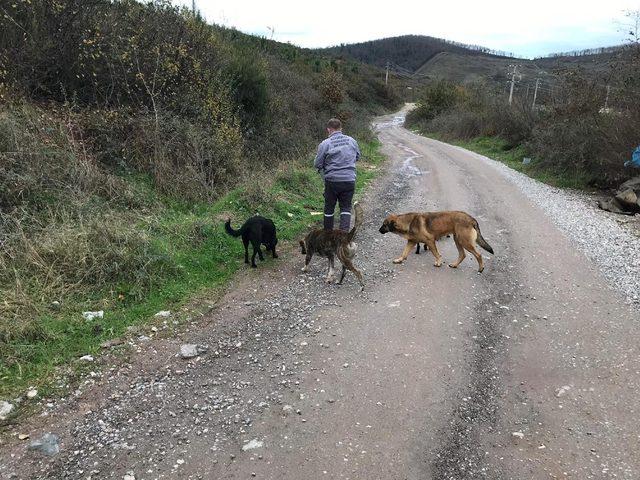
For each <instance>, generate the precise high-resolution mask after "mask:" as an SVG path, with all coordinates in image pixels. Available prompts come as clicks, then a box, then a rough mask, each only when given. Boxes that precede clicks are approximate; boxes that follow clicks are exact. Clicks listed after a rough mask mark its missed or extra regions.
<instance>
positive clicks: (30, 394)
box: [27, 388, 38, 400]
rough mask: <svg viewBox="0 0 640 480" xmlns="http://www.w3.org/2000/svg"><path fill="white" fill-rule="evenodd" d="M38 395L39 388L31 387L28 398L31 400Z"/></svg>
mask: <svg viewBox="0 0 640 480" xmlns="http://www.w3.org/2000/svg"><path fill="white" fill-rule="evenodd" d="M37 396H38V390H36V389H35V388H30V389H29V390H28V391H27V398H28V399H29V400H31V399H33V398H36V397H37Z"/></svg>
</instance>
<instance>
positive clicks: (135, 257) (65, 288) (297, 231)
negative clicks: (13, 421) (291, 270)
mask: <svg viewBox="0 0 640 480" xmlns="http://www.w3.org/2000/svg"><path fill="white" fill-rule="evenodd" d="M378 146H379V145H378V143H377V141H368V142H363V143H362V144H361V149H362V152H363V161H362V162H360V163H359V165H358V187H357V188H358V192H359V193H360V192H362V190H363V189H364V187H365V186H366V185H367V183H368V182H369V181H371V180H372V179H373V177H374V176H375V174H376V172H377V171H378V166H379V164H380V163H381V161H382V156H381V154H380V153H379V152H378ZM312 163H313V159H312V158H311V157H308V158H305V159H304V160H292V161H290V162H287V165H286V167H285V166H282V167H281V168H279V169H278V170H277V172H275V173H271V174H270V175H269V176H262V177H261V180H260V181H258V182H255V181H253V179H250V180H249V181H248V183H247V184H245V185H243V186H241V187H238V188H236V189H234V190H232V191H230V192H229V193H228V194H226V195H224V196H223V197H221V198H219V199H218V200H216V201H215V202H212V203H207V202H199V203H186V202H180V201H176V200H174V199H170V198H167V197H161V196H158V195H156V194H154V193H153V191H148V198H147V202H148V204H149V205H150V207H149V208H147V209H145V210H144V211H140V212H137V213H136V214H132V213H131V212H130V211H127V210H126V209H122V210H120V211H118V210H113V211H111V212H109V214H108V215H104V216H102V217H101V218H100V219H99V221H98V222H97V223H99V224H100V227H99V229H98V230H95V231H94V230H93V228H94V225H93V224H91V225H87V226H86V229H84V230H83V229H80V228H79V227H76V228H73V229H69V230H67V231H65V232H60V233H59V236H57V237H56V238H55V239H51V240H49V241H47V242H46V244H45V245H39V244H38V243H33V244H31V245H30V246H29V249H30V255H31V256H29V257H28V258H24V259H23V261H25V262H29V261H37V259H42V258H47V255H51V254H54V255H55V254H58V255H68V256H69V257H71V256H76V255H79V256H80V258H79V259H78V260H79V261H82V262H83V264H84V265H85V266H86V268H87V269H90V270H89V271H88V273H89V274H91V275H95V274H99V275H103V276H107V275H109V274H111V275H112V277H108V278H104V279H103V280H101V281H100V282H99V283H98V284H96V283H95V282H98V279H95V278H94V279H92V282H91V283H88V284H82V283H80V284H79V285H76V286H74V288H73V289H72V290H70V286H69V284H68V283H66V282H64V283H62V284H60V285H56V284H55V282H53V283H51V284H48V285H44V284H34V285H33V286H32V288H33V290H31V288H30V287H31V286H27V285H21V288H23V289H24V290H22V292H21V297H22V298H24V299H25V300H26V301H25V303H27V304H28V305H29V306H30V310H29V312H30V315H19V316H15V317H14V318H15V320H16V321H14V322H6V323H5V322H3V323H2V324H1V330H0V335H1V338H2V341H1V342H0V356H1V358H3V362H2V363H1V364H0V397H5V396H9V395H12V394H17V393H19V392H21V391H23V390H24V389H25V388H26V387H28V386H29V385H41V386H43V387H44V388H52V380H53V379H54V378H55V377H56V376H57V375H58V374H59V373H60V371H59V367H60V366H62V365H66V364H68V363H69V362H72V361H73V360H74V359H77V358H79V357H80V356H82V355H86V354H96V353H97V352H98V351H99V350H100V343H102V342H104V341H105V340H108V339H111V338H116V337H120V336H122V335H124V334H125V333H126V331H127V328H128V327H131V326H135V325H143V324H149V323H153V322H154V321H157V319H154V317H153V315H154V314H155V313H156V312H158V311H160V310H171V311H174V312H175V311H177V312H178V314H177V316H176V315H174V316H173V317H172V321H173V320H175V319H179V318H180V317H185V316H189V315H193V313H192V312H183V314H182V315H180V313H179V312H180V310H181V307H182V306H184V305H186V304H188V303H189V302H190V301H191V300H192V299H193V298H194V297H204V296H205V293H206V298H207V303H210V302H211V301H212V300H213V299H214V298H215V296H216V295H215V291H216V290H217V289H218V288H219V287H222V286H224V285H225V284H226V282H227V281H228V280H229V278H230V277H231V276H232V275H233V274H234V273H235V272H236V271H237V270H238V269H240V268H246V267H245V265H244V260H243V259H244V256H243V251H244V250H243V247H242V242H240V241H238V239H235V238H232V237H230V236H228V235H227V234H226V233H225V232H224V228H223V222H224V220H225V219H226V218H227V217H231V218H232V220H233V225H234V226H235V227H236V228H237V227H238V226H239V225H240V224H241V223H242V221H244V219H246V218H247V217H248V216H250V215H252V214H254V213H255V212H256V211H257V212H258V213H260V214H261V215H265V216H268V217H270V218H272V219H274V222H275V223H276V226H277V228H278V235H279V238H280V239H281V241H284V248H285V249H286V248H287V247H286V241H287V240H295V239H297V238H298V237H299V236H301V235H302V234H303V232H305V231H306V230H308V229H309V228H310V227H311V226H312V225H314V224H315V223H316V222H318V221H319V219H320V217H319V216H318V215H317V214H314V213H315V212H322V207H323V200H322V189H323V185H322V181H321V179H320V177H319V175H318V174H317V172H315V170H314V169H313V167H312ZM127 182H130V183H131V185H132V187H134V188H140V189H141V190H144V189H146V188H147V186H146V185H147V184H148V179H145V178H140V177H137V178H129V179H128V180H127ZM312 212H314V213H312ZM78 236H86V237H87V238H86V240H85V241H86V242H92V243H94V245H93V247H92V248H89V247H88V246H87V245H85V243H84V242H85V241H83V242H78V239H77V237H78ZM101 236H104V237H105V238H104V239H101V238H100V237H101ZM96 242H98V243H100V242H102V243H103V244H102V245H95V243H96ZM114 242H115V243H117V247H115V248H114V245H113V243H114ZM79 243H81V244H82V246H83V247H84V248H85V249H86V251H81V252H79V251H78V249H79V248H80V247H78V244H79ZM68 248H71V249H73V250H72V251H71V252H67V251H66V249H68ZM282 248H283V245H282V244H281V249H282ZM51 249H53V252H52V251H50V250H51ZM89 252H90V253H91V254H92V255H94V256H95V257H96V258H92V259H89V258H87V257H86V255H88V253H89ZM97 252H100V253H101V254H103V255H102V256H100V255H99V253H97ZM293 252H294V253H291V254H295V250H294V251H293ZM83 256H85V257H83ZM266 259H267V260H266V261H265V262H264V263H263V264H262V265H260V267H261V268H268V267H266V266H267V265H275V264H277V260H276V261H275V262H276V263H275V264H274V261H273V260H271V259H270V257H269V255H266ZM60 262H61V263H62V264H64V265H66V266H67V268H69V269H70V270H69V273H74V274H79V272H78V271H77V270H76V265H73V264H69V262H70V260H66V259H62V260H60ZM91 262H100V264H99V265H98V264H95V265H92V264H91ZM52 263H54V264H55V261H52ZM91 265H92V266H91ZM20 266H21V267H22V268H21V270H22V271H23V272H24V271H25V270H27V268H28V266H27V265H20ZM51 266H52V265H49V267H51ZM92 268H93V269H92ZM4 271H5V273H6V270H4ZM11 275H13V274H11ZM40 278H41V276H40V275H34V278H33V279H32V280H33V281H37V280H39V279H40ZM3 280H5V279H3ZM36 295H38V296H39V300H40V302H38V303H36V302H35V301H34V296H36ZM9 299H11V297H10V298H9ZM54 301H58V302H60V305H59V306H54V305H53V303H52V302H54ZM0 308H3V314H4V315H7V314H9V313H10V312H8V311H7V305H6V304H5V305H4V306H3V307H0ZM95 310H104V312H105V313H104V318H102V319H94V320H92V321H87V320H85V319H84V318H83V317H82V312H83V311H95ZM45 391H46V390H45Z"/></svg>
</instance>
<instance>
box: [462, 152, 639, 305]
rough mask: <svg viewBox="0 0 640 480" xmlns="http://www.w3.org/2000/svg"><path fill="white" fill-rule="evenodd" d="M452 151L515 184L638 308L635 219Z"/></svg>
mask: <svg viewBox="0 0 640 480" xmlns="http://www.w3.org/2000/svg"><path fill="white" fill-rule="evenodd" d="M455 148H459V149H460V150H463V151H464V152H466V153H468V154H471V155H473V156H475V157H476V158H478V159H479V160H480V161H483V162H485V163H487V164H488V165H490V166H492V167H493V168H495V169H497V170H498V171H500V172H501V173H502V175H504V176H505V177H507V178H508V179H509V180H511V181H512V182H513V183H514V184H515V185H517V186H518V188H519V189H520V190H521V191H522V193H524V195H525V196H526V197H527V198H529V199H530V200H532V201H533V202H534V203H535V204H536V205H537V206H538V207H539V208H541V209H542V210H543V211H544V212H545V213H546V214H547V215H548V216H549V218H550V219H551V220H552V221H553V223H554V224H555V225H557V226H558V227H559V228H560V229H561V230H562V231H563V232H564V233H565V234H566V235H567V236H568V237H569V238H570V239H571V240H572V241H573V242H574V243H575V245H576V247H577V248H578V249H579V250H580V251H581V252H582V253H584V254H585V255H586V256H587V257H588V258H589V259H591V260H593V262H594V263H595V264H596V265H597V266H598V268H599V269H600V271H601V272H602V274H603V275H604V276H605V277H606V278H607V280H608V281H609V283H611V285H612V286H613V287H614V288H615V289H616V290H617V291H618V292H620V293H621V294H622V295H624V297H625V299H626V301H627V303H629V304H635V305H640V228H638V220H637V218H638V217H625V216H621V215H616V214H614V213H609V212H605V211H604V210H600V209H599V208H598V207H597V205H596V200H595V199H594V197H592V196H591V195H589V194H587V193H584V192H578V191H575V190H563V189H559V188H555V187H551V186H549V185H546V184H544V183H541V182H539V181H537V180H534V179H532V178H531V177H528V176H527V175H524V174H522V173H520V172H517V171H515V170H513V169H511V168H509V167H508V166H506V165H505V164H503V163H501V162H498V161H496V160H493V159H491V158H488V157H485V156H484V155H480V154H478V153H473V152H469V151H468V150H465V149H463V148H460V147H455ZM550 248H553V247H552V246H550Z"/></svg>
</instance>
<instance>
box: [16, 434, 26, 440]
mask: <svg viewBox="0 0 640 480" xmlns="http://www.w3.org/2000/svg"><path fill="white" fill-rule="evenodd" d="M28 438H29V434H28V433H21V434H20V435H18V440H26V439H28Z"/></svg>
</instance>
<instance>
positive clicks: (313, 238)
mask: <svg viewBox="0 0 640 480" xmlns="http://www.w3.org/2000/svg"><path fill="white" fill-rule="evenodd" d="M353 208H354V210H355V214H356V215H355V221H354V225H353V228H352V229H351V230H350V231H349V232H344V231H342V230H323V229H317V230H313V231H311V232H310V233H309V234H308V235H307V236H306V237H305V239H304V240H300V250H301V251H302V253H303V254H304V255H306V257H305V260H304V267H303V268H302V271H303V272H306V271H307V270H308V269H309V262H311V258H312V257H313V255H314V253H315V254H317V255H320V256H321V257H325V258H327V259H328V260H329V273H328V274H327V279H326V281H327V283H331V282H332V281H333V271H334V261H335V258H336V257H338V260H340V263H342V274H341V275H340V281H339V282H338V284H342V281H343V280H344V276H345V274H346V273H347V270H351V271H352V272H353V273H354V274H355V275H356V277H358V282H359V283H360V287H361V288H360V290H364V281H363V280H362V273H360V271H359V270H358V269H357V268H356V267H355V266H354V265H353V261H352V260H353V258H354V257H355V255H356V244H355V243H354V242H353V239H354V237H355V236H356V233H357V232H358V229H359V228H360V225H362V207H361V206H360V205H358V202H356V203H355V204H354V205H353Z"/></svg>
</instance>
